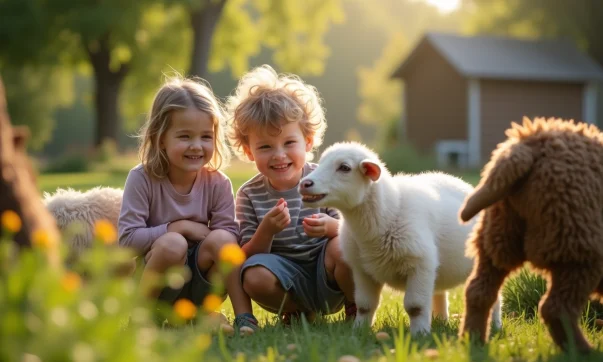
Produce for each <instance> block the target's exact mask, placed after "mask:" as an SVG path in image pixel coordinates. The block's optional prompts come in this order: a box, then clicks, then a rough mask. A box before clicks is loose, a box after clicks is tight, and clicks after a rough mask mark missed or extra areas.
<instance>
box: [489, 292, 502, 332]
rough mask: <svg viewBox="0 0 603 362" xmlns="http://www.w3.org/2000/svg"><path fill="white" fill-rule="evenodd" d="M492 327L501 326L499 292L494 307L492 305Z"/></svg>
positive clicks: (499, 327)
mask: <svg viewBox="0 0 603 362" xmlns="http://www.w3.org/2000/svg"><path fill="white" fill-rule="evenodd" d="M491 325H492V328H494V329H495V330H500V329H501V328H502V298H501V296H500V294H499V295H498V297H497V298H496V302H495V303H494V307H492V322H491Z"/></svg>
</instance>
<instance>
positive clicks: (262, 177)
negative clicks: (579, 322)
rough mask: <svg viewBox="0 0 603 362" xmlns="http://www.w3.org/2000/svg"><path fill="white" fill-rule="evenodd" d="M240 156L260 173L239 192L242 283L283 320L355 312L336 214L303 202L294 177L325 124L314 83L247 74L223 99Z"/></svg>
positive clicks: (268, 71)
mask: <svg viewBox="0 0 603 362" xmlns="http://www.w3.org/2000/svg"><path fill="white" fill-rule="evenodd" d="M228 108H229V112H230V117H231V118H232V124H231V128H230V134H229V136H230V138H231V140H232V145H233V146H234V150H235V152H236V153H237V155H238V156H239V157H240V158H242V159H248V160H250V161H253V162H255V165H256V167H257V169H258V170H259V171H260V173H259V174H258V175H256V176H255V177H253V178H252V179H251V180H249V181H248V182H246V183H245V184H244V185H243V186H242V187H241V188H240V189H239V191H238V192H237V200H236V204H237V209H236V212H237V219H238V221H239V223H240V228H241V235H240V237H239V243H240V244H241V246H242V248H243V250H244V251H245V253H246V254H247V256H248V257H249V259H248V260H247V261H246V262H245V263H244V264H243V267H242V271H241V273H242V276H241V278H242V280H243V288H244V290H245V291H246V292H247V293H248V294H249V295H250V296H251V298H252V299H253V300H255V301H256V302H257V303H258V304H259V305H260V306H262V307H263V308H265V309H267V310H268V311H271V312H274V313H276V312H278V311H282V312H283V315H282V318H283V321H284V323H285V324H288V323H290V321H291V318H292V317H295V316H299V314H300V313H306V315H307V316H308V317H309V318H311V317H312V316H313V315H314V314H315V313H316V312H321V313H324V314H329V313H335V312H337V311H339V310H340V309H341V308H342V307H343V306H344V302H345V301H346V300H347V302H348V303H346V308H345V311H346V319H351V318H353V317H354V316H355V314H356V307H355V304H354V303H353V300H354V295H353V290H354V284H353V281H352V274H351V271H350V269H349V267H348V266H347V265H346V264H345V262H344V261H343V259H342V257H341V251H340V248H339V245H338V243H339V239H338V236H337V235H338V230H337V228H338V224H339V222H338V220H337V219H338V214H337V211H336V210H334V209H315V208H305V207H303V204H302V201H301V195H300V194H299V192H298V190H297V186H298V184H299V180H300V179H301V178H302V177H304V176H306V175H307V174H309V173H310V172H312V171H313V170H314V169H315V168H316V164H313V163H309V162H307V161H308V156H309V155H311V152H312V151H313V150H314V148H315V147H318V146H320V143H321V142H322V136H323V134H324V131H325V128H326V122H325V117H324V112H323V109H322V106H321V103H320V98H319V96H318V93H317V91H316V89H315V88H314V87H312V86H310V85H307V84H305V83H304V82H302V81H301V80H300V79H299V78H298V77H296V76H285V75H281V76H279V75H278V74H277V73H276V72H275V71H274V70H273V69H272V68H271V67H269V66H263V67H259V68H256V69H254V70H252V71H251V72H249V73H248V74H247V75H245V76H244V77H243V78H242V79H241V81H240V82H239V85H238V87H237V90H236V92H235V94H234V95H233V96H232V97H230V99H229V104H228Z"/></svg>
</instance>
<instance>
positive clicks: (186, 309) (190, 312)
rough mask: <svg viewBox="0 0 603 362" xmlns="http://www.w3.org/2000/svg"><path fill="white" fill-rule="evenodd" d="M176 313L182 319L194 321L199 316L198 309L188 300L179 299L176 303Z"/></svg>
mask: <svg viewBox="0 0 603 362" xmlns="http://www.w3.org/2000/svg"><path fill="white" fill-rule="evenodd" d="M174 312H176V314H177V315H178V316H179V317H180V318H182V319H186V320H189V319H193V317H195V315H197V307H196V306H195V305H194V304H193V302H191V301H190V300H188V299H178V300H177V301H176V303H174Z"/></svg>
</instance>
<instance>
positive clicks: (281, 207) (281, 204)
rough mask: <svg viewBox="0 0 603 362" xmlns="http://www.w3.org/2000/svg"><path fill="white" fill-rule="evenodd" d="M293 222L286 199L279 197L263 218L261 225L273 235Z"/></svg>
mask: <svg viewBox="0 0 603 362" xmlns="http://www.w3.org/2000/svg"><path fill="white" fill-rule="evenodd" d="M289 223H291V217H290V216H289V208H288V207H287V202H286V201H285V199H282V198H281V199H279V200H278V202H277V203H276V206H274V207H273V208H272V209H271V210H270V211H268V213H267V214H266V216H264V219H263V220H262V223H261V224H260V227H261V228H262V229H264V230H266V232H267V233H270V234H271V235H275V234H278V233H279V232H281V231H283V229H285V228H286V227H287V225H289Z"/></svg>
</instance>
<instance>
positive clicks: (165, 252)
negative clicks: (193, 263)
mask: <svg viewBox="0 0 603 362" xmlns="http://www.w3.org/2000/svg"><path fill="white" fill-rule="evenodd" d="M187 250H188V243H187V241H186V239H185V238H184V237H183V236H182V235H180V234H178V233H172V232H170V233H167V234H164V235H162V236H161V237H160V238H159V239H157V240H155V243H154V244H153V246H152V247H151V252H152V255H151V257H152V258H159V259H161V260H164V261H165V262H168V263H171V264H179V263H184V261H185V260H186V255H187Z"/></svg>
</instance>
